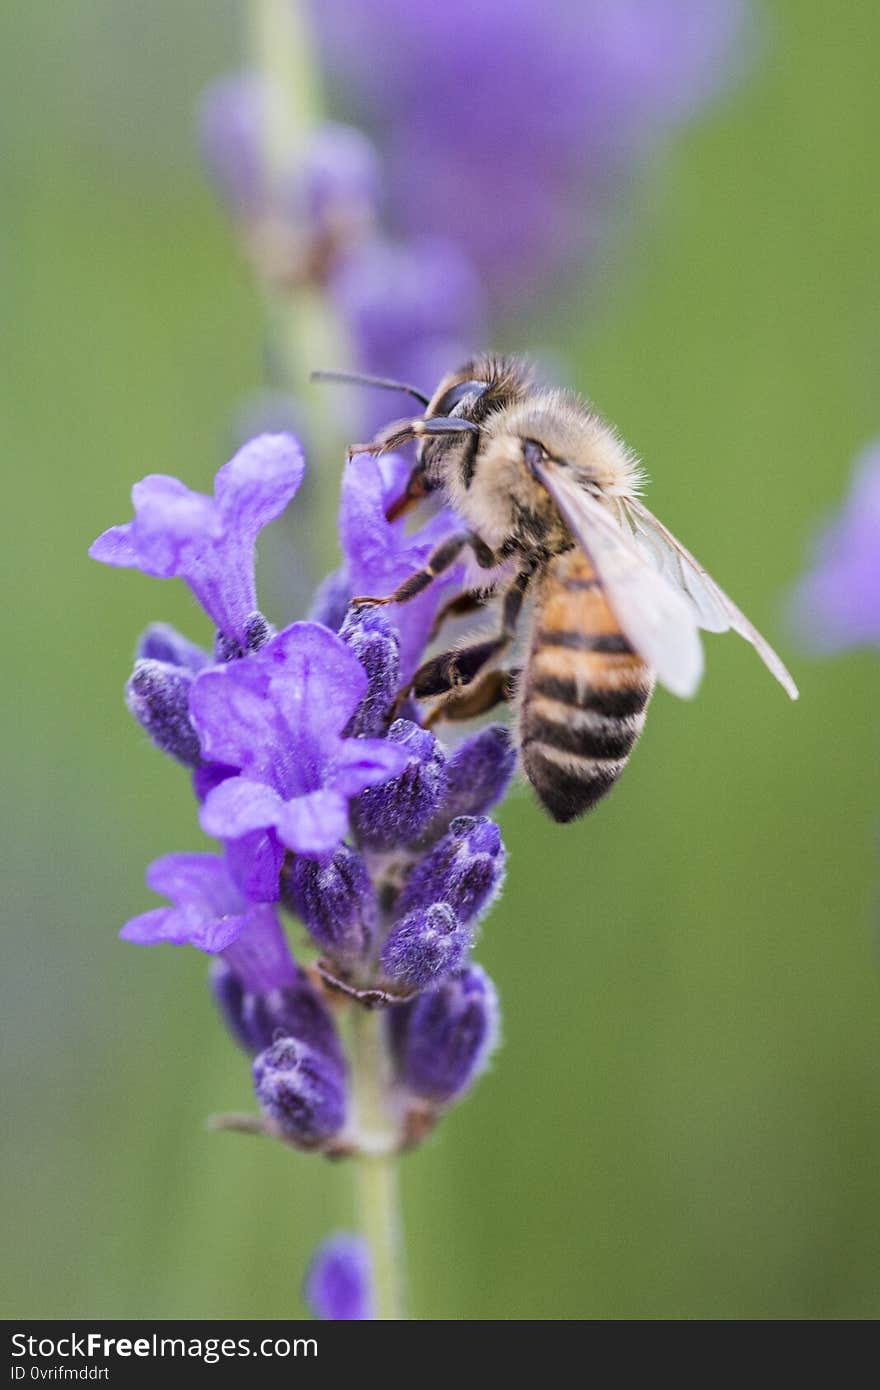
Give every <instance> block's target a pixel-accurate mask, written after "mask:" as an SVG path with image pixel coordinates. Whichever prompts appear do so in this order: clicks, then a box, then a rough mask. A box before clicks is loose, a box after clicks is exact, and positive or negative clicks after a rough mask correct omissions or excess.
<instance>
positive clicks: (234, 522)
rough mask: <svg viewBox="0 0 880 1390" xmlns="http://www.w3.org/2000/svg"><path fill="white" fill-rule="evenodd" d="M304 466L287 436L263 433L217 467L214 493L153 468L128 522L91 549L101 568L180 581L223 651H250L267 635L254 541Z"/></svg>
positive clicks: (136, 490)
mask: <svg viewBox="0 0 880 1390" xmlns="http://www.w3.org/2000/svg"><path fill="white" fill-rule="evenodd" d="M304 469H305V464H304V462H303V456H302V451H301V449H300V447H299V445H298V444H297V442H296V440H295V439H294V438H293V436H292V435H284V434H277V435H270V434H264V435H259V436H258V437H257V438H256V439H252V440H251V441H250V443H249V444H245V446H244V447H243V448H242V449H240V450H239V451H238V453H237V454H236V455H235V457H234V458H232V459H231V460H230V461H229V463H227V464H224V466H223V467H222V468H221V469H220V470H219V472H218V473H217V476H216V479H215V482H214V496H213V497H207V496H205V495H204V494H203V493H200V492H193V491H191V489H190V488H188V487H187V486H186V485H185V484H184V483H182V482H180V481H179V480H178V479H177V478H172V477H168V476H167V475H166V474H164V473H152V474H150V475H149V476H148V477H146V478H144V479H142V480H141V482H139V483H136V484H135V486H134V487H133V488H132V494H131V495H132V501H133V502H134V508H135V515H134V520H133V521H129V522H126V523H125V525H123V526H111V528H110V530H109V531H105V532H104V533H103V535H101V536H99V537H98V539H97V540H96V541H95V542H94V544H93V545H92V547H91V549H90V550H89V554H90V555H91V557H92V559H94V560H100V561H102V562H103V563H104V564H106V565H117V566H122V567H126V568H129V569H139V570H142V571H143V572H144V573H145V574H150V575H154V576H155V577H157V578H160V579H171V578H179V579H183V580H185V581H186V583H187V584H188V585H189V587H190V589H191V590H192V592H193V593H194V595H195V597H196V598H197V599H198V601H199V603H200V604H201V605H202V607H203V608H204V609H205V612H206V613H208V615H209V616H210V617H211V619H212V620H213V622H214V624H215V625H216V627H217V628H218V630H219V632H220V633H221V635H222V637H223V638H224V639H225V641H226V644H227V651H226V654H227V655H230V654H233V653H234V652H235V650H236V649H238V650H242V651H245V650H248V648H249V647H251V646H253V645H254V634H255V631H256V632H257V633H259V635H260V637H262V636H263V635H264V634H265V620H263V619H259V615H257V614H256V607H257V600H256V585H255V580H254V549H255V544H256V539H257V536H258V534H259V532H260V531H261V530H262V529H263V527H264V526H266V525H267V524H268V522H270V521H273V520H274V519H275V517H277V516H280V514H281V512H283V510H284V508H285V507H286V506H287V504H288V502H289V501H290V499H291V498H292V497H293V496H294V494H295V493H296V491H297V489H298V487H299V485H300V482H301V481H302V476H303V471H304ZM255 617H256V618H257V619H258V621H256V622H255Z"/></svg>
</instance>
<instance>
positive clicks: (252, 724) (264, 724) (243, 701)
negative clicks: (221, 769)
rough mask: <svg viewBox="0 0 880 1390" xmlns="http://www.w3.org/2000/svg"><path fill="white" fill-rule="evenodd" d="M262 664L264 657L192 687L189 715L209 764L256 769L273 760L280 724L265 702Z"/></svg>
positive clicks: (215, 671)
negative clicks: (259, 663)
mask: <svg viewBox="0 0 880 1390" xmlns="http://www.w3.org/2000/svg"><path fill="white" fill-rule="evenodd" d="M269 645H271V643H270V644H269ZM263 650H264V651H265V650H266V649H265V648H264V649H263ZM261 658H262V653H260V657H259V658H258V657H251V658H249V659H248V660H247V661H235V662H230V664H229V665H228V666H222V667H213V668H212V669H211V670H210V671H205V672H203V673H202V674H201V675H200V676H198V677H197V678H196V680H195V682H194V683H193V688H192V693H191V695H190V715H191V717H192V721H193V723H194V725H195V727H196V729H197V731H198V734H199V741H200V743H201V748H202V755H203V756H204V757H205V758H207V759H208V760H209V761H210V762H214V763H226V764H229V765H231V766H233V767H252V766H254V765H262V764H264V763H266V761H267V760H268V759H269V758H270V757H271V750H272V749H273V747H274V745H275V743H276V741H277V738H278V720H277V716H276V712H275V709H274V707H273V705H272V704H271V702H270V701H269V700H267V699H266V693H265V685H266V683H265V679H264V678H263V676H262V675H261V670H260V668H259V666H258V664H257V663H258V660H260V659H261Z"/></svg>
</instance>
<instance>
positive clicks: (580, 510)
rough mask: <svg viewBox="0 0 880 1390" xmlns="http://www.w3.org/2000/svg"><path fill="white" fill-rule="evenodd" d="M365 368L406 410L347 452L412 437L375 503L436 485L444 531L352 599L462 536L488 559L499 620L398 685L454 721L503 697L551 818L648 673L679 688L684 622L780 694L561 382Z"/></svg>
mask: <svg viewBox="0 0 880 1390" xmlns="http://www.w3.org/2000/svg"><path fill="white" fill-rule="evenodd" d="M316 375H320V376H321V377H324V378H325V379H326V378H329V377H332V376H334V375H335V379H337V380H338V379H340V376H341V374H332V373H320V374H316ZM341 379H348V380H355V379H359V380H363V378H353V377H348V378H344V377H342V378H341ZM369 380H370V382H371V384H373V385H381V386H388V387H393V388H395V389H398V390H405V391H407V392H408V393H409V394H410V395H412V396H414V397H416V398H417V399H418V400H419V401H420V403H421V404H422V405H423V406H424V413H423V414H422V415H420V416H419V417H417V418H415V419H412V420H401V421H397V422H395V423H394V424H391V425H389V426H388V427H387V428H386V429H384V430H382V431H381V432H380V433H379V434H378V435H377V436H376V437H375V439H373V440H371V441H370V442H369V443H366V444H357V445H354V446H352V448H351V449H350V450H349V454H350V456H351V457H354V456H356V455H358V454H364V453H369V454H377V453H381V452H383V451H385V450H388V449H395V448H398V447H400V446H401V445H403V444H405V443H407V442H409V441H412V440H415V441H416V443H417V455H416V463H415V467H414V468H413V471H412V474H411V476H410V479H409V482H408V484H407V487H406V490H405V492H404V494H403V496H402V497H401V498H400V499H399V500H398V501H396V502H395V503H394V504H393V505H392V507H391V508H390V510H389V512H388V516H389V518H393V517H396V516H399V515H402V514H403V512H405V511H406V510H408V509H409V508H410V507H411V506H413V505H415V504H416V503H417V502H418V501H419V500H420V499H421V498H423V497H425V496H427V495H428V494H431V493H436V494H438V495H439V496H440V497H442V499H443V500H444V501H445V502H446V503H448V504H449V505H450V506H451V507H452V509H453V510H454V512H455V514H456V515H457V517H458V518H459V519H460V521H461V530H460V531H458V532H456V533H455V534H453V535H452V536H450V538H449V539H448V540H446V541H444V542H442V543H441V544H440V545H439V546H438V547H437V549H436V550H435V551H434V553H433V554H432V555H431V556H430V558H429V560H428V563H427V564H426V565H425V567H424V568H423V569H421V570H419V571H418V572H417V573H415V574H413V575H411V576H410V577H409V578H407V579H406V580H404V582H403V583H402V584H400V585H399V586H398V588H397V589H396V590H395V592H394V593H393V594H388V595H384V596H380V597H369V596H363V597H358V598H356V599H354V600H353V602H354V603H355V604H358V605H371V604H384V603H406V602H407V601H408V600H410V599H412V598H414V597H415V596H416V595H417V594H419V593H422V592H423V591H424V590H425V589H426V588H427V587H428V586H429V585H430V584H431V583H432V582H433V580H434V579H436V577H437V576H438V575H440V574H442V573H443V572H444V571H446V570H448V569H449V568H450V567H451V566H452V565H454V564H455V563H456V562H457V561H459V560H460V559H461V558H462V556H463V554H464V552H465V551H466V550H468V549H469V550H470V551H472V552H473V555H474V556H475V558H476V561H477V564H478V565H479V566H481V567H482V568H483V569H485V570H486V571H497V569H498V567H499V566H500V567H503V568H502V572H503V573H505V574H506V576H507V581H506V587H505V588H504V590H503V594H502V597H501V603H500V609H501V624H500V630H499V631H498V632H497V633H496V634H495V635H494V636H492V637H489V638H484V639H481V640H479V641H474V642H471V643H470V644H469V645H465V646H463V647H458V648H456V649H455V650H451V651H446V652H443V653H441V654H440V655H439V656H435V657H433V658H431V659H430V660H428V661H426V662H425V663H424V664H423V665H422V666H421V667H420V668H419V670H418V671H416V673H415V676H414V677H413V679H412V682H411V685H410V686H409V687H408V688H407V692H408V693H411V694H412V695H413V696H415V697H416V698H417V699H420V700H422V699H431V698H438V697H439V698H440V700H441V704H440V705H439V706H438V708H437V711H436V712H435V715H434V716H433V717H435V718H436V717H437V714H441V715H442V716H443V717H445V718H453V719H459V718H471V717H473V716H475V715H477V714H480V713H482V712H483V711H485V710H487V709H490V708H492V706H493V705H495V704H497V703H499V702H500V701H501V700H503V699H511V700H512V701H513V702H514V705H515V709H516V730H517V742H518V747H519V752H520V758H521V763H522V767H523V770H524V772H525V775H526V776H527V778H528V779H529V781H530V782H531V784H532V786H533V788H534V790H535V792H536V794H537V796H538V799H539V801H540V802H541V804H542V805H543V806H544V808H545V809H546V810H547V811H548V812H549V814H550V815H551V816H552V817H553V819H554V820H556V821H560V822H567V821H572V820H575V819H576V818H577V817H579V816H581V815H583V814H584V813H585V812H586V811H589V810H590V809H591V808H592V807H593V806H595V805H596V803H597V802H598V801H599V800H600V799H601V798H602V797H604V796H605V795H606V794H607V793H608V792H609V791H610V790H611V788H612V787H613V786H614V784H615V783H616V781H617V779H618V777H619V776H620V774H621V773H622V771H623V769H624V767H625V766H626V764H627V761H628V759H629V756H630V754H631V752H632V750H633V747H634V746H635V743H636V741H637V739H638V737H639V735H640V734H641V732H642V729H643V727H644V723H645V714H646V711H647V707H648V703H649V701H650V699H651V695H652V693H653V690H654V686H655V683H656V682H657V681H659V682H660V684H662V685H664V686H665V687H666V688H667V689H668V690H670V691H672V693H673V694H675V695H678V696H682V697H689V696H692V695H693V694H694V693H695V691H696V689H697V686H698V685H699V682H700V679H701V676H702V673H703V649H702V643H701V640H700V630H701V629H703V630H705V631H708V632H725V631H728V630H733V631H734V632H738V633H739V634H740V636H742V637H744V638H745V639H746V641H747V642H750V643H751V644H752V646H754V648H755V649H756V651H757V652H758V655H759V656H760V657H761V659H762V661H763V662H764V664H765V665H766V666H767V667H768V669H769V670H770V671H771V672H772V674H773V675H774V676H775V677H776V679H777V680H778V681H779V682H780V684H781V685H782V686H783V688H784V689H785V690H786V691H787V693H788V695H789V696H790V697H791V698H792V699H793V700H794V699H797V694H798V692H797V687H796V686H795V683H794V681H793V680H792V678H791V676H790V674H789V672H788V671H787V670H786V668H785V666H784V665H783V663H782V661H781V660H780V658H779V657H778V656H777V654H776V653H775V652H774V651H773V649H772V648H771V647H770V646H769V644H768V643H767V642H766V641H765V640H764V638H763V637H762V636H761V635H760V633H759V632H757V631H756V629H755V628H754V627H753V626H752V624H751V623H750V622H749V621H748V619H747V618H746V617H744V615H743V614H742V613H741V612H740V610H739V609H738V608H737V607H736V605H735V604H734V603H733V602H732V600H731V599H729V598H728V597H727V595H726V594H725V593H724V592H723V591H722V590H721V589H720V588H719V586H718V585H717V584H716V583H715V581H714V580H713V579H711V578H710V576H709V575H708V574H707V573H706V571H705V570H704V569H703V567H702V565H701V564H700V563H699V561H697V560H696V559H695V558H694V557H693V555H691V553H690V551H688V550H686V549H685V547H684V546H683V545H682V544H681V542H680V541H678V540H676V538H675V537H674V536H673V535H672V534H671V532H669V531H668V530H667V529H666V527H665V526H664V525H663V524H662V522H660V521H658V520H657V518H656V517H655V516H653V515H652V513H651V512H649V511H648V509H647V507H646V506H645V505H644V503H643V502H642V500H641V496H640V494H641V491H642V488H643V474H642V470H641V467H640V465H639V462H638V460H637V459H636V457H635V455H634V454H633V453H632V452H631V451H630V450H629V449H628V448H627V446H626V445H625V444H624V443H623V441H622V440H621V438H620V437H619V435H618V434H617V433H616V431H615V430H614V429H613V428H612V427H611V426H610V425H609V424H607V423H606V422H605V421H604V420H603V419H601V418H600V416H599V415H598V414H596V412H595V411H594V410H593V409H591V407H590V406H588V405H587V404H586V403H585V402H584V401H582V400H581V399H580V398H579V397H578V396H576V395H575V394H574V393H572V392H570V391H566V390H555V389H548V388H544V387H539V386H536V385H535V382H534V376H533V372H532V370H531V369H530V367H529V366H528V365H527V364H526V363H524V362H522V361H520V360H519V359H516V358H511V357H494V356H491V355H483V356H477V357H474V358H473V359H472V360H471V361H469V362H467V363H465V365H464V366H462V367H460V368H459V369H458V370H457V371H454V372H450V373H449V374H448V375H447V376H445V377H444V378H443V380H442V381H441V382H440V384H439V386H438V387H437V389H436V391H435V392H434V394H433V395H432V396H430V397H428V396H426V395H424V394H423V393H421V392H419V391H416V390H415V388H413V387H402V386H400V385H399V384H398V383H393V382H388V381H385V380H383V379H376V378H372V379H369ZM511 575H512V577H511ZM494 593H495V585H494V584H490V585H487V587H486V589H485V590H484V591H475V592H474V593H470V594H469V593H465V594H463V595H460V596H459V597H457V598H456V599H454V600H453V601H452V603H450V604H448V605H447V606H446V608H445V609H444V610H442V613H441V618H442V617H447V616H451V615H453V614H460V613H463V612H465V611H468V610H469V609H475V608H478V607H479V606H481V604H482V603H484V602H486V601H487V599H488V597H494ZM527 596H530V597H532V598H533V602H532V604H531V617H530V625H529V630H528V632H527V634H526V639H525V650H526V657H525V662H524V665H523V666H522V668H521V669H520V670H518V671H513V672H510V671H505V670H502V669H500V667H499V665H498V663H499V661H500V659H501V658H502V657H503V656H504V654H505V653H506V652H507V651H508V650H509V649H510V648H511V647H512V646H513V644H514V641H515V640H516V638H517V637H518V635H519V631H518V630H519V627H520V619H521V615H522V612H523V606H524V603H525V600H526V598H527Z"/></svg>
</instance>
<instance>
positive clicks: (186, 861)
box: [120, 854, 280, 967]
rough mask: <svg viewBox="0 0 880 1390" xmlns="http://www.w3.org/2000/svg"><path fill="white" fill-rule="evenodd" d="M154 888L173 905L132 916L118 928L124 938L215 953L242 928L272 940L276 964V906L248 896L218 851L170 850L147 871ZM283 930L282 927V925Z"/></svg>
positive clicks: (231, 941)
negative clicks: (208, 852)
mask: <svg viewBox="0 0 880 1390" xmlns="http://www.w3.org/2000/svg"><path fill="white" fill-rule="evenodd" d="M147 883H148V885H149V887H150V888H152V889H153V891H154V892H155V893H161V894H162V895H163V896H164V897H166V898H170V899H171V903H172V905H171V907H155V908H152V909H151V910H150V911H149V912H142V913H141V914H140V916H139V917H133V918H132V919H131V921H130V922H128V923H126V925H125V926H124V927H123V928H122V931H121V932H120V935H121V937H122V938H123V940H124V941H133V942H135V943H136V944H137V945H139V946H155V945H158V944H159V943H160V942H167V943H168V944H169V945H171V946H184V945H188V946H196V947H197V948H198V949H199V950H200V951H206V952H207V953H208V954H209V955H216V954H217V953H218V952H221V951H224V950H226V949H227V948H229V947H231V946H232V943H233V942H234V941H236V940H237V939H238V937H239V936H241V935H242V933H243V932H248V933H249V934H253V935H254V936H255V937H256V939H257V940H258V941H259V942H260V943H263V942H264V941H266V942H268V943H271V946H272V957H273V961H272V963H273V967H274V965H275V957H276V955H277V952H276V950H275V935H276V933H275V930H274V928H273V924H274V927H277V919H276V917H275V911H274V909H273V908H272V907H269V906H267V905H265V904H261V903H251V902H248V901H246V899H245V898H244V897H243V896H242V894H241V893H240V891H239V890H238V888H237V886H236V884H235V882H234V880H233V878H232V875H231V874H230V872H229V866H228V864H227V863H226V860H225V859H224V858H223V857H222V856H221V855H219V854H166V855H164V856H163V857H162V858H161V859H156V860H154V862H153V863H152V864H151V865H150V867H149V869H148V870H147ZM278 931H279V932H280V928H278Z"/></svg>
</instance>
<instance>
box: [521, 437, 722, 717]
mask: <svg viewBox="0 0 880 1390" xmlns="http://www.w3.org/2000/svg"><path fill="white" fill-rule="evenodd" d="M536 472H537V474H538V477H539V478H540V480H541V482H542V483H543V484H544V486H545V487H546V489H547V491H548V492H549V493H550V496H551V497H552V498H553V500H554V502H555V503H556V505H557V507H558V508H559V511H560V513H561V514H562V517H563V519H564V520H565V522H566V524H567V525H568V527H569V529H570V530H571V532H572V534H573V536H574V537H575V539H576V540H577V542H578V544H579V545H580V546H581V547H582V549H583V550H584V551H585V552H586V554H587V556H588V557H589V559H590V561H591V562H592V564H593V567H594V569H595V571H596V574H597V575H598V577H599V579H600V581H601V583H602V587H603V588H604V589H605V592H606V595H607V598H608V601H609V603H610V604H611V607H612V608H613V610H614V614H615V616H616V618H617V621H618V622H619V623H620V627H621V631H622V632H623V633H624V635H625V636H626V637H627V638H628V639H629V641H630V642H631V643H632V645H633V647H634V648H635V650H636V651H637V652H638V653H639V655H640V656H641V657H642V659H643V660H644V661H646V662H647V663H648V665H649V666H653V668H654V670H655V671H656V673H657V679H658V680H659V681H661V682H662V684H663V685H665V686H666V687H667V689H668V690H671V691H672V693H673V694H674V695H681V696H685V697H687V696H691V695H693V694H694V693H695V691H696V689H697V686H698V685H699V683H700V677H701V676H702V674H703V648H702V644H701V642H700V635H699V625H698V623H697V618H696V615H695V613H694V609H693V606H692V604H690V603H689V602H688V601H687V599H686V598H685V597H684V596H683V595H682V593H681V592H680V591H679V589H677V588H675V587H674V586H673V585H672V584H671V583H670V582H669V580H668V579H667V578H666V577H665V576H664V574H663V573H662V572H661V571H660V570H658V569H657V567H656V565H655V564H654V562H653V560H652V559H651V558H650V557H649V556H648V555H647V554H646V553H645V551H643V550H642V549H641V547H640V546H639V545H638V544H637V543H636V540H635V538H634V536H633V535H632V532H631V531H629V530H628V529H624V527H622V526H621V525H620V524H619V523H618V522H617V521H616V520H615V519H614V516H613V514H612V513H611V512H610V511H609V510H608V509H607V507H605V506H603V505H602V503H601V502H599V501H597V500H596V498H595V497H594V496H593V495H592V494H591V493H589V492H587V491H585V489H584V488H583V487H582V486H581V484H580V483H579V482H578V481H577V479H576V478H575V476H574V475H573V474H572V473H571V472H569V471H566V469H565V465H564V464H554V463H550V462H547V463H541V464H538V465H536Z"/></svg>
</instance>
